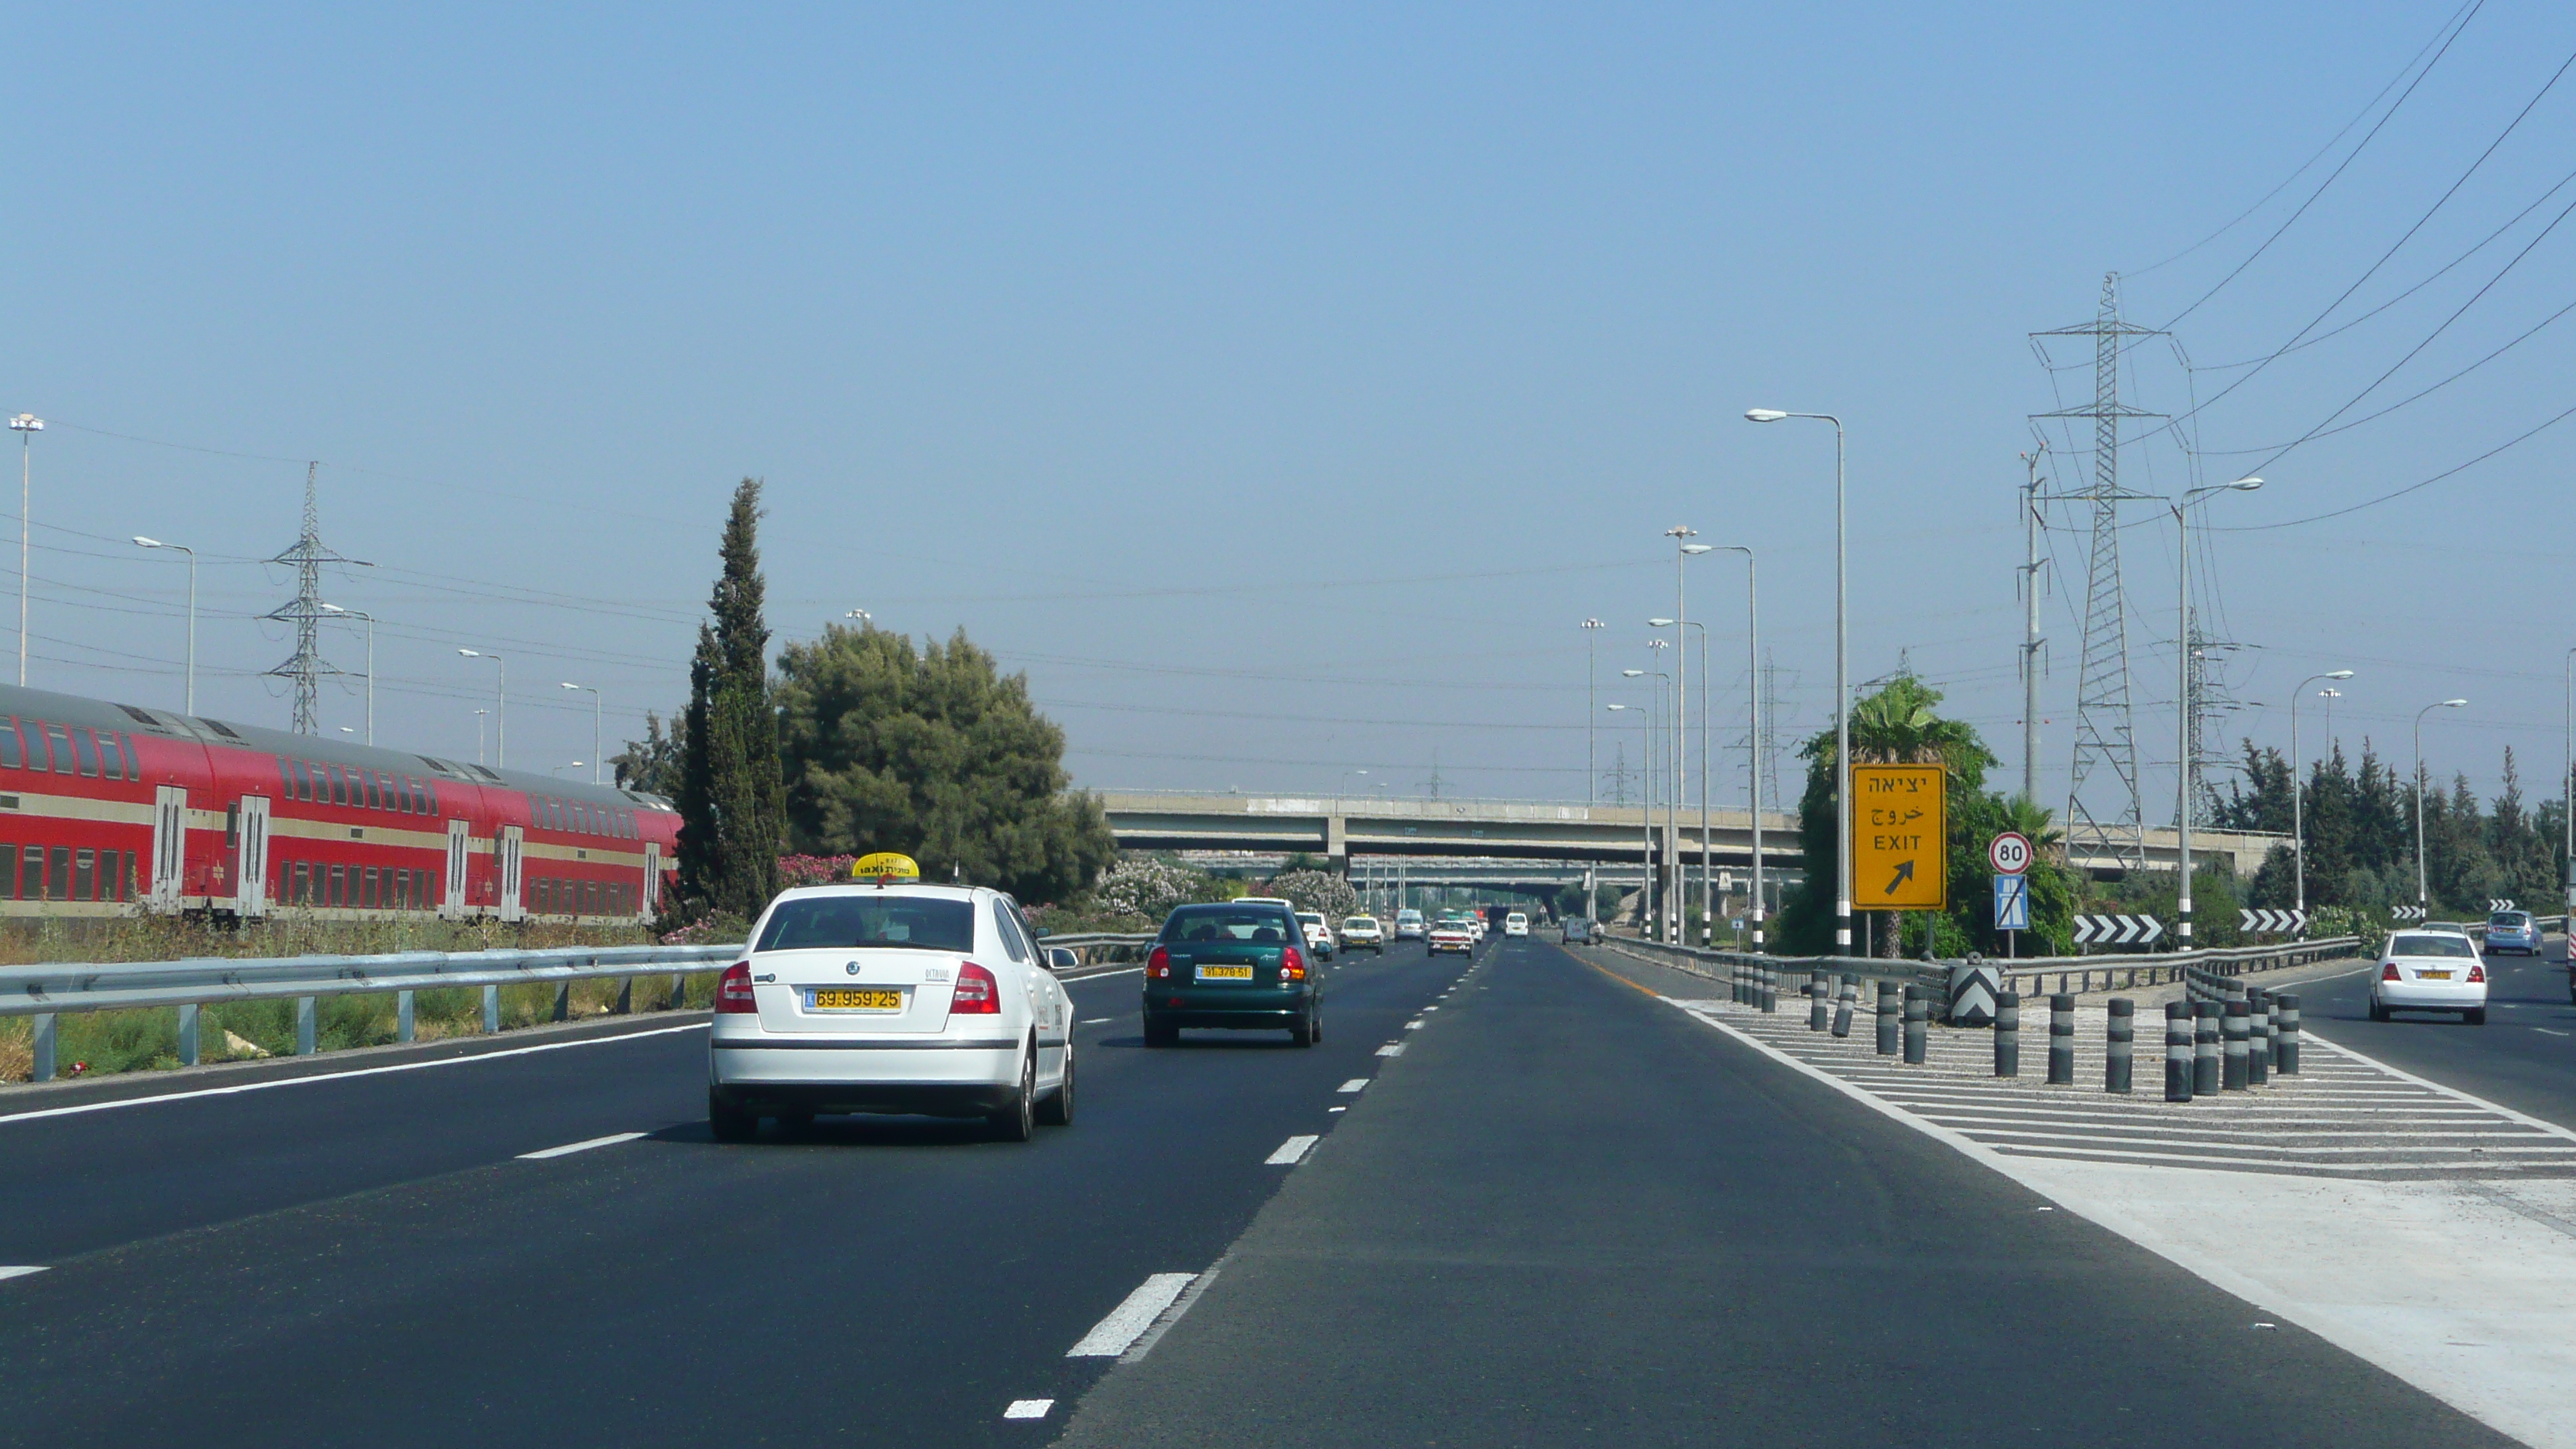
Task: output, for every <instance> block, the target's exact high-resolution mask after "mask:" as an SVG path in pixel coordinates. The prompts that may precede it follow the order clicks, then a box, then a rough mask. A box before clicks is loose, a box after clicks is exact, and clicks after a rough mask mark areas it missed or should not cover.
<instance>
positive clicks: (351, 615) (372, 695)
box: [322, 604, 376, 745]
mask: <svg viewBox="0 0 2576 1449" xmlns="http://www.w3.org/2000/svg"><path fill="white" fill-rule="evenodd" d="M322 612H323V613H325V614H337V615H339V616H340V617H341V618H344V619H364V620H366V621H367V743H368V744H371V745H372V744H374V743H375V742H376V616H375V615H373V614H370V613H368V612H367V611H366V610H364V609H343V608H341V607H340V606H339V605H337V604H324V605H323V606H322Z"/></svg>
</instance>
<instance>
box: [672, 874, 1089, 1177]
mask: <svg viewBox="0 0 2576 1449" xmlns="http://www.w3.org/2000/svg"><path fill="white" fill-rule="evenodd" d="M872 864H877V865H878V866H879V869H881V870H883V871H884V873H883V874H876V875H874V876H873V880H874V883H873V884H869V883H862V882H860V881H851V882H845V883H835V884H830V885H819V886H801V887H797V888H795V889H792V890H786V891H781V892H779V894H778V895H777V897H776V898H774V899H773V900H771V901H770V903H769V906H768V908H767V909H765V910H764V911H762V912H761V916H760V919H759V920H758V921H756V922H754V923H753V928H752V933H751V942H752V944H751V948H750V949H749V950H748V951H746V952H744V953H743V958H742V959H741V960H739V961H737V962H735V963H734V964H733V965H731V966H729V967H727V968H725V970H724V972H723V974H722V975H721V977H719V979H718V982H717V985H716V1000H715V1012H714V1017H713V1021H712V1023H711V1025H710V1027H709V1030H708V1033H707V1124H708V1127H709V1129H710V1130H711V1131H712V1132H713V1133H714V1135H715V1137H716V1139H717V1140H718V1141H720V1142H743V1141H748V1140H749V1139H750V1138H751V1137H752V1136H754V1135H755V1134H756V1133H757V1132H758V1131H759V1127H760V1119H761V1118H763V1117H770V1118H773V1119H775V1120H777V1122H778V1123H779V1124H780V1126H781V1127H783V1128H786V1129H789V1130H796V1129H800V1128H802V1127H803V1126H805V1125H806V1124H808V1123H810V1122H812V1120H813V1119H814V1117H815V1116H816V1115H817V1114H818V1113H837V1112H870V1113H904V1114H919V1115H927V1116H935V1117H982V1118H984V1119H985V1120H986V1121H987V1122H988V1123H989V1124H990V1125H991V1127H992V1129H993V1131H994V1133H995V1135H997V1136H1000V1137H1003V1138H1006V1139H1009V1140H1014V1141H1026V1140H1027V1139H1028V1137H1029V1135H1030V1128H1031V1126H1032V1125H1033V1124H1035V1123H1039V1122H1046V1123H1050V1124H1056V1125H1063V1124H1068V1123H1070V1122H1071V1121H1072V1120H1073V1104H1074V1076H1075V1071H1074V1058H1073V1030H1072V1028H1073V1002H1072V998H1071V997H1070V996H1068V995H1067V994H1066V992H1065V989H1064V986H1063V984H1062V983H1060V982H1058V981H1057V980H1056V978H1055V973H1054V972H1052V971H1050V970H1048V969H1047V965H1046V962H1045V959H1044V957H1043V956H1042V955H1041V954H1040V952H1039V949H1038V947H1037V944H1036V942H1035V940H1034V939H1033V938H1032V935H1031V933H1030V931H1029V929H1028V926H1027V922H1026V921H1025V920H1023V919H1022V917H1021V915H1020V908H1019V905H1018V903H1017V902H1015V901H1013V900H1012V899H1011V898H1010V897H1009V896H1007V895H1004V894H1002V893H1001V892H999V891H996V890H991V889H988V888H985V887H982V886H957V885H923V884H920V883H919V881H918V872H917V871H915V870H912V869H910V867H911V862H910V861H903V862H902V863H901V864H902V866H903V867H904V869H901V870H897V869H894V868H892V867H886V866H883V865H882V864H881V858H879V857H873V856H872V857H869V858H868V859H867V860H863V861H861V862H860V866H861V867H867V866H870V865H872Z"/></svg>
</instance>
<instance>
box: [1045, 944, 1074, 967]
mask: <svg viewBox="0 0 2576 1449" xmlns="http://www.w3.org/2000/svg"><path fill="white" fill-rule="evenodd" d="M1046 963H1047V969H1048V970H1049V971H1064V970H1069V969H1071V968H1073V967H1076V966H1079V965H1081V964H1082V958H1081V957H1079V956H1076V955H1074V954H1073V948H1072V947H1071V946H1049V947H1047V948H1046Z"/></svg>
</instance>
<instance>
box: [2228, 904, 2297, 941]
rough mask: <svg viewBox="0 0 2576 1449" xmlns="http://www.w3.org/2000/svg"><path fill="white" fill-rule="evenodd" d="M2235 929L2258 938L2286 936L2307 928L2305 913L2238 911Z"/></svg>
mask: <svg viewBox="0 0 2576 1449" xmlns="http://www.w3.org/2000/svg"><path fill="white" fill-rule="evenodd" d="M2236 915H2237V917H2238V921H2239V924H2238V926H2237V929H2239V930H2241V931H2245V932H2247V933H2248V934H2251V935H2258V936H2286V935H2289V934H2290V933H2292V932H2294V931H2304V930H2306V929H2307V928H2308V913H2307V912H2305V911H2272V910H2239V911H2238V912H2237V913H2236Z"/></svg>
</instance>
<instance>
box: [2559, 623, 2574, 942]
mask: <svg viewBox="0 0 2576 1449" xmlns="http://www.w3.org/2000/svg"><path fill="white" fill-rule="evenodd" d="M2561 663H2562V664H2564V665H2565V667H2566V669H2567V670H2568V671H2570V672H2569V673H2568V678H2567V683H2566V689H2567V766H2566V768H2565V769H2564V770H2563V771H2561V772H2560V774H2559V776H2558V783H2559V784H2560V785H2561V786H2562V787H2564V788H2565V790H2566V796H2567V804H2566V806H2565V807H2563V809H2576V649H2570V650H2568V651H2567V653H2566V655H2565V657H2564V658H2563V659H2562V660H2561ZM2566 886H2567V902H2566V903H2567V906H2568V908H2569V909H2570V910H2576V815H2569V816H2568V817H2567V880H2566ZM2568 938H2569V939H2570V940H2576V930H2571V931H2570V932H2569V933H2568Z"/></svg>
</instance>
